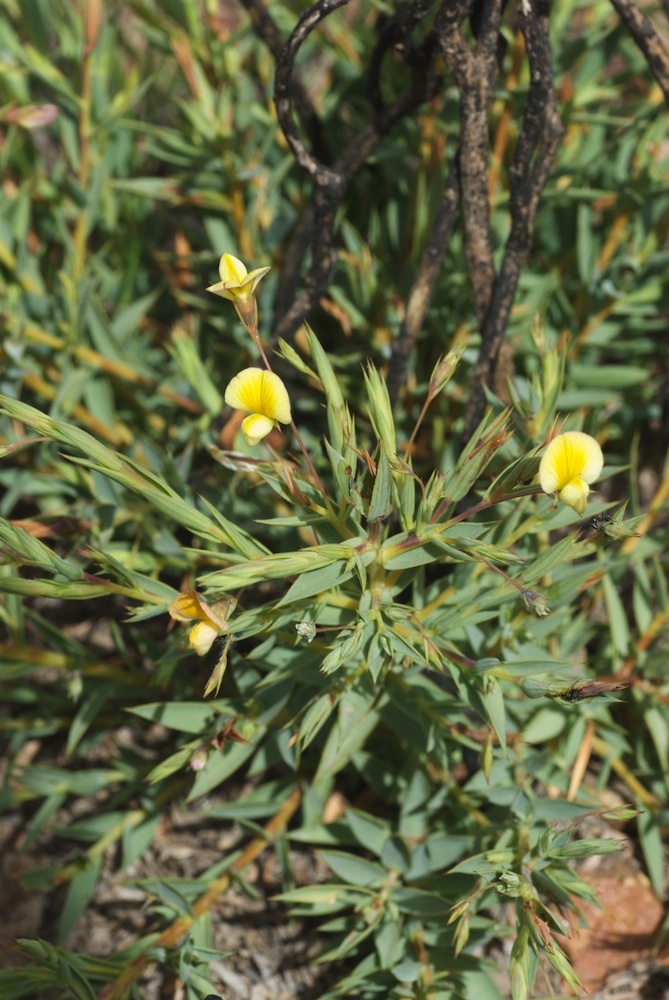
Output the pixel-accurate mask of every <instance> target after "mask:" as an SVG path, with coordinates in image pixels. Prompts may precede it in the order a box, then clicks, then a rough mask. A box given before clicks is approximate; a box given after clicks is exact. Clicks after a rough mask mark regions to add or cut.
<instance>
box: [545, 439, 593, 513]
mask: <svg viewBox="0 0 669 1000" xmlns="http://www.w3.org/2000/svg"><path fill="white" fill-rule="evenodd" d="M603 466H604V456H603V455H602V449H601V448H600V447H599V444H598V443H597V441H595V439H594V438H593V437H591V436H590V435H589V434H584V433H583V432H582V431H567V432H566V433H565V434H558V436H557V437H556V438H553V440H552V441H551V443H550V444H549V445H548V447H547V448H546V451H545V452H544V455H543V458H542V459H541V463H540V465H539V484H540V486H541V488H542V490H543V491H544V493H556V492H557V493H559V492H560V491H562V490H564V489H565V487H567V486H568V485H569V484H571V483H573V482H574V481H575V480H577V479H579V480H581V481H582V483H583V484H585V483H594V481H595V480H596V479H597V478H598V477H599V475H600V473H601V471H602V468H603ZM585 495H586V496H587V493H586V494H585ZM565 502H567V501H565Z"/></svg>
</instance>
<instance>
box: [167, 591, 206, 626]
mask: <svg viewBox="0 0 669 1000" xmlns="http://www.w3.org/2000/svg"><path fill="white" fill-rule="evenodd" d="M203 604H204V602H203V601H202V598H201V597H200V596H199V594H197V593H196V592H195V591H194V590H184V591H183V592H182V593H181V594H178V595H177V596H176V597H175V598H174V600H173V601H170V604H169V607H168V609H167V611H168V613H169V615H170V617H171V618H174V620H175V621H178V622H189V621H192V620H193V619H194V618H206V612H205V611H204V608H203Z"/></svg>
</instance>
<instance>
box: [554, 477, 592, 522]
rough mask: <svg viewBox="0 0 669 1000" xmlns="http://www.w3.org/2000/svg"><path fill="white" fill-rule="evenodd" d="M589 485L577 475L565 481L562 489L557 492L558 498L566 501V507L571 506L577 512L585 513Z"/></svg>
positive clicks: (563, 501)
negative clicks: (569, 480) (568, 481)
mask: <svg viewBox="0 0 669 1000" xmlns="http://www.w3.org/2000/svg"><path fill="white" fill-rule="evenodd" d="M589 492H590V487H589V486H588V484H587V483H585V482H583V480H582V479H580V478H579V477H577V478H576V479H573V480H572V482H571V483H567V485H566V486H565V487H564V489H561V490H560V492H559V493H558V500H561V501H562V503H566V504H567V506H568V507H573V508H574V510H575V511H576V513H577V514H585V508H586V507H587V502H588V493H589Z"/></svg>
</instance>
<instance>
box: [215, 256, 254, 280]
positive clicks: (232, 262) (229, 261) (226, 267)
mask: <svg viewBox="0 0 669 1000" xmlns="http://www.w3.org/2000/svg"><path fill="white" fill-rule="evenodd" d="M218 273H219V274H220V276H221V281H222V282H223V283H224V284H227V285H241V283H242V281H243V280H244V278H245V277H246V274H247V272H246V267H245V265H244V264H243V263H242V261H241V260H240V259H239V257H233V255H232V254H231V253H224V254H223V256H222V257H221V259H220V261H219V263H218Z"/></svg>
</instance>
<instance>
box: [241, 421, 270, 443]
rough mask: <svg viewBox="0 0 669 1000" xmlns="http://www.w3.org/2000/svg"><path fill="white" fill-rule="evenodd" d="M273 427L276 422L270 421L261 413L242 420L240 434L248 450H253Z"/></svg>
mask: <svg viewBox="0 0 669 1000" xmlns="http://www.w3.org/2000/svg"><path fill="white" fill-rule="evenodd" d="M275 426H276V421H274V420H270V418H269V417H265V416H263V414H262V413H251V414H250V416H248V417H245V419H244V420H242V434H243V435H244V440H245V441H246V443H247V445H248V446H249V448H253V446H254V445H256V444H258V442H260V441H262V439H263V438H264V437H267V435H268V434H269V432H270V431H271V430H272V428H273V427H275Z"/></svg>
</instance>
